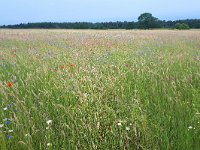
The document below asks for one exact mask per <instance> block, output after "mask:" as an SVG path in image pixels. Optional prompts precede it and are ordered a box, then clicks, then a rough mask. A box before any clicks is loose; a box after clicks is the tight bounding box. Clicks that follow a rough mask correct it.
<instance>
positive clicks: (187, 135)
mask: <svg viewBox="0 0 200 150" xmlns="http://www.w3.org/2000/svg"><path fill="white" fill-rule="evenodd" d="M199 43H200V31H198V30H195V31H193V30H191V31H165V30H163V31H156V30H155V31H137V30H136V31H123V30H121V31H115V30H113V31H90V30H88V31H81V30H77V31H76V30H0V65H1V66H0V84H1V86H0V106H1V107H0V114H1V116H0V149H3V150H4V149H5V150H18V149H19V150H23V149H24V150H26V149H31V150H32V149H34V150H38V149H52V150H55V149H66V150H68V149H87V150H88V149H166V150H167V149H180V150H183V149H187V150H188V149H199V147H200V142H199V141H200V69H199V68H200V44H199Z"/></svg>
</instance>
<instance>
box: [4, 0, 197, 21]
mask: <svg viewBox="0 0 200 150" xmlns="http://www.w3.org/2000/svg"><path fill="white" fill-rule="evenodd" d="M144 12H150V13H152V14H153V16H155V17H157V18H159V19H161V20H177V19H187V18H189V19H195V18H197V19H200V0H0V25H4V24H5V25H8V24H19V23H28V22H76V21H80V22H81V21H86V22H107V21H137V18H138V16H139V15H140V14H141V13H144Z"/></svg>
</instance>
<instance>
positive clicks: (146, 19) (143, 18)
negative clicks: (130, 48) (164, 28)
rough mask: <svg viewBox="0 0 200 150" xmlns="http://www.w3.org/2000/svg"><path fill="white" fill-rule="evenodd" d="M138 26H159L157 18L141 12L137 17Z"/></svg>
mask: <svg viewBox="0 0 200 150" xmlns="http://www.w3.org/2000/svg"><path fill="white" fill-rule="evenodd" d="M138 24H139V28H141V29H153V28H159V27H160V25H159V20H158V18H155V17H154V16H153V15H152V14H151V13H143V14H141V15H140V16H139V17H138Z"/></svg>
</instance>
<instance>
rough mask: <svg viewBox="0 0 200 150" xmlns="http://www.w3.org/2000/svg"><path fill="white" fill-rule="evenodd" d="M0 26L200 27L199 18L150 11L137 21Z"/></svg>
mask: <svg viewBox="0 0 200 150" xmlns="http://www.w3.org/2000/svg"><path fill="white" fill-rule="evenodd" d="M0 28H11V29H41V28H43V29H153V28H168V29H173V28H176V29H181V28H184V29H189V28H192V29H200V19H186V20H176V21H165V20H159V19H158V18H155V17H154V16H153V15H152V14H151V13H143V14H141V15H140V16H139V17H138V21H137V22H134V21H132V22H127V21H124V22H121V21H117V22H101V23H91V22H64V23H56V22H40V23H27V24H24V23H21V24H17V25H3V26H0Z"/></svg>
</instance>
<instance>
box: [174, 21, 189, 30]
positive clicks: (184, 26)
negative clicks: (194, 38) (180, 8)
mask: <svg viewBox="0 0 200 150" xmlns="http://www.w3.org/2000/svg"><path fill="white" fill-rule="evenodd" d="M175 28H176V29H178V30H188V29H190V27H189V26H188V25H187V24H185V23H177V24H175Z"/></svg>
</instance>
